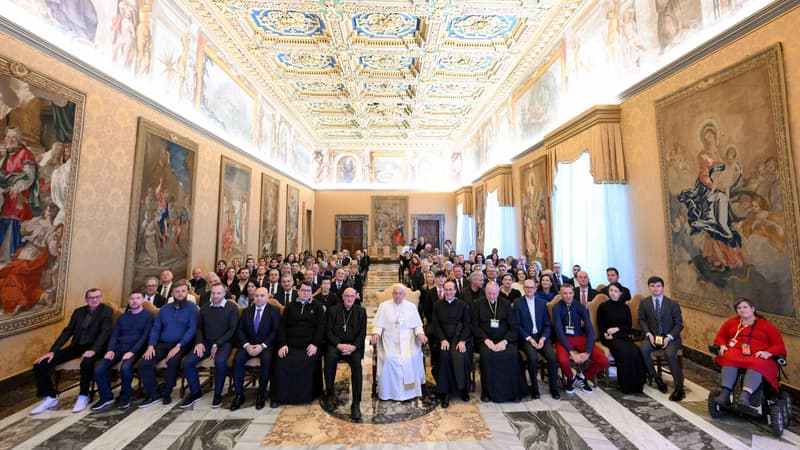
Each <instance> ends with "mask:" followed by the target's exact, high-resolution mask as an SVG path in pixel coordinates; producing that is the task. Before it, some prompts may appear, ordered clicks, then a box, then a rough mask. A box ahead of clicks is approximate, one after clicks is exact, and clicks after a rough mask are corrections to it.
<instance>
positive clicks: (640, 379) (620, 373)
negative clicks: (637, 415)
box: [597, 282, 645, 394]
mask: <svg viewBox="0 0 800 450" xmlns="http://www.w3.org/2000/svg"><path fill="white" fill-rule="evenodd" d="M620 294H622V286H621V285H620V284H619V283H617V282H613V283H609V285H608V298H609V300H608V301H607V302H603V303H602V304H601V305H600V306H599V307H598V308H597V329H598V333H600V341H601V342H602V343H603V345H605V346H606V347H608V348H609V350H611V355H612V356H614V362H615V364H616V366H617V382H618V383H619V387H620V390H622V392H623V393H625V394H641V393H642V387H643V386H644V381H645V370H644V361H642V354H641V352H640V351H639V347H637V346H636V344H634V343H633V342H632V341H631V338H630V333H631V328H632V326H631V310H630V308H628V305H626V304H625V302H622V301H620V299H619V297H620Z"/></svg>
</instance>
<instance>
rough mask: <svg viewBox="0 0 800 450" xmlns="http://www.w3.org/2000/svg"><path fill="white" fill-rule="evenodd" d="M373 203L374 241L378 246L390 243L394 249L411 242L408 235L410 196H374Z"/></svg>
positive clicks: (371, 221)
mask: <svg viewBox="0 0 800 450" xmlns="http://www.w3.org/2000/svg"><path fill="white" fill-rule="evenodd" d="M370 200H371V203H372V220H370V223H372V237H371V239H372V242H373V244H374V245H375V247H376V248H383V247H384V246H386V245H388V246H389V247H390V248H392V249H394V248H396V247H397V246H398V245H405V244H406V242H410V241H411V239H408V236H406V231H405V230H407V229H408V197H405V196H373V197H371V199H370Z"/></svg>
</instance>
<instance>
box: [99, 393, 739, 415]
mask: <svg viewBox="0 0 800 450" xmlns="http://www.w3.org/2000/svg"><path fill="white" fill-rule="evenodd" d="M742 392H744V391H742ZM113 404H114V397H111V398H108V399H105V400H104V399H102V398H101V399H100V400H98V401H97V403H95V404H94V405H92V411H101V410H103V409H106V408H108V407H109V406H111V405H113Z"/></svg>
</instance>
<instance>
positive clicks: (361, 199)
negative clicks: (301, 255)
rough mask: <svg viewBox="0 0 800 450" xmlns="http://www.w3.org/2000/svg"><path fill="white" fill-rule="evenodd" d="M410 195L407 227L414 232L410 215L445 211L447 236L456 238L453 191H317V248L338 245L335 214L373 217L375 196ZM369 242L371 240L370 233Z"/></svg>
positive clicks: (407, 231) (370, 218)
mask: <svg viewBox="0 0 800 450" xmlns="http://www.w3.org/2000/svg"><path fill="white" fill-rule="evenodd" d="M386 195H392V196H408V227H409V228H408V229H407V230H406V236H409V237H410V236H411V234H412V233H413V232H414V230H413V226H414V224H413V223H412V220H411V217H412V216H413V215H414V214H444V216H445V219H444V226H445V232H444V235H445V239H451V240H453V241H455V238H456V195H455V194H454V193H452V192H400V191H317V193H316V198H315V199H314V203H315V205H316V209H315V210H314V216H315V217H314V248H315V249H317V248H319V249H328V250H330V249H332V248H335V247H336V215H338V214H348V215H349V214H362V215H369V223H370V227H372V224H373V218H372V200H371V199H372V197H373V196H386ZM370 232H371V230H370ZM367 242H372V237H371V236H369V237H368V239H367Z"/></svg>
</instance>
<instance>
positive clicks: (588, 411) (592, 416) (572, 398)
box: [540, 387, 636, 450]
mask: <svg viewBox="0 0 800 450" xmlns="http://www.w3.org/2000/svg"><path fill="white" fill-rule="evenodd" d="M540 389H542V387H540ZM566 400H567V401H569V402H570V403H571V404H572V406H574V407H575V409H577V410H578V412H580V413H581V414H583V416H584V417H586V419H587V420H589V422H591V423H592V425H594V426H595V427H597V429H598V430H600V432H601V433H603V436H605V437H606V438H607V439H608V440H609V441H611V442H612V443H614V445H615V446H616V447H617V448H618V449H620V450H633V449H635V448H636V446H635V445H633V444H632V443H631V441H629V440H628V439H627V438H626V437H625V436H623V435H622V433H620V432H619V430H617V429H616V428H614V426H613V425H611V424H610V423H608V421H607V420H606V419H605V418H604V417H603V416H602V415H600V414H599V413H598V412H597V411H595V410H594V409H593V408H592V407H591V406H589V405H587V404H586V402H584V401H583V400H582V399H581V398H580V397H578V396H577V395H568V396H566Z"/></svg>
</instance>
